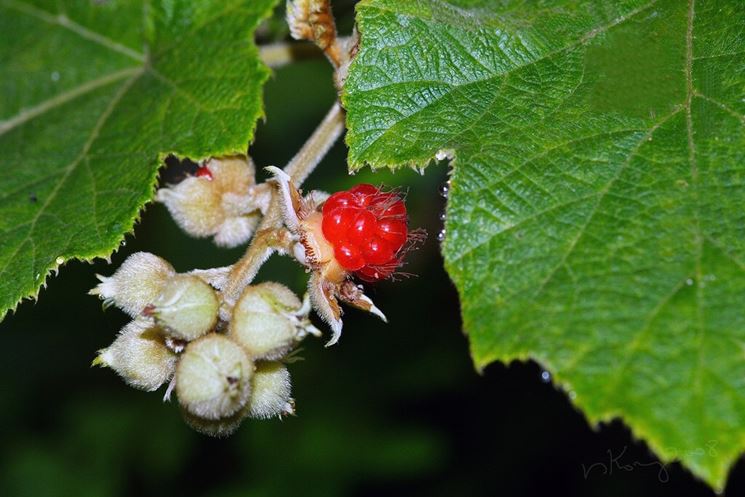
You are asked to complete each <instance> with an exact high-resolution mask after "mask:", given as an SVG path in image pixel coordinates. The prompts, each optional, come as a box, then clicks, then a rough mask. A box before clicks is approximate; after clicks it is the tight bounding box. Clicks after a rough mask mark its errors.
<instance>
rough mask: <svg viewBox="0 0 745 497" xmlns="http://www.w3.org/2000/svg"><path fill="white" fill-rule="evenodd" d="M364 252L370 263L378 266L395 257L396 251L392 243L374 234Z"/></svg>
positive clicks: (366, 259)
mask: <svg viewBox="0 0 745 497" xmlns="http://www.w3.org/2000/svg"><path fill="white" fill-rule="evenodd" d="M362 254H363V255H364V257H365V262H367V264H368V265H370V266H378V265H380V264H387V263H388V262H390V261H391V260H392V259H393V256H394V251H393V248H392V247H391V244H390V243H388V242H386V241H385V240H383V239H382V238H380V237H378V236H373V237H372V238H371V239H370V241H368V242H367V244H366V245H365V247H364V249H363V250H362Z"/></svg>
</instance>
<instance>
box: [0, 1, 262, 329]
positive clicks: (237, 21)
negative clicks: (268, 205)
mask: <svg viewBox="0 0 745 497" xmlns="http://www.w3.org/2000/svg"><path fill="white" fill-rule="evenodd" d="M275 1H276V0H228V1H226V0H210V1H200V2H192V1H190V0H156V1H152V2H146V1H133V0H119V1H113V0H112V1H107V2H92V1H90V0H76V1H65V2H58V1H55V0H36V1H33V2H32V1H28V2H23V1H16V0H0V33H2V36H0V157H2V159H0V163H1V164H2V169H3V171H2V172H3V175H2V179H0V318H2V316H3V315H4V314H5V312H6V311H7V310H8V309H11V308H13V307H14V306H15V305H16V304H17V302H18V301H19V300H20V299H21V298H23V297H27V296H34V295H36V293H37V292H38V288H39V286H40V285H41V284H42V283H43V282H44V280H45V279H46V277H47V274H48V273H49V271H50V270H52V269H54V268H56V267H57V266H59V264H60V263H61V262H63V261H64V260H66V259H69V258H73V257H74V258H80V259H91V258H94V257H105V256H108V255H109V254H110V253H111V251H112V250H114V249H115V248H116V247H117V246H118V244H119V243H120V242H121V240H122V238H123V236H124V234H125V233H127V232H129V231H130V230H131V229H132V226H133V224H134V222H135V219H136V217H137V215H138V212H139V210H140V208H141V207H142V206H143V205H144V204H145V203H146V202H147V201H148V200H150V198H151V196H152V193H153V188H154V183H155V180H156V176H157V170H158V167H159V165H160V164H161V163H162V159H163V158H164V156H166V155H167V154H169V153H173V154H176V155H179V156H189V157H192V158H195V159H198V158H202V157H206V156H209V155H213V154H215V155H216V154H225V153H235V152H244V151H245V149H246V146H247V144H248V141H249V140H250V139H251V137H252V136H253V130H254V126H255V123H256V120H257V118H258V117H259V116H260V115H261V113H262V105H261V88H262V84H263V83H264V81H265V80H266V78H267V77H268V70H267V68H266V67H265V66H264V65H263V64H262V63H261V62H260V60H259V57H258V51H257V49H256V47H255V46H254V44H253V41H252V38H251V37H252V33H253V30H254V28H255V27H256V26H257V24H258V23H259V21H260V20H261V19H262V18H263V17H265V16H266V15H268V14H269V12H270V10H271V8H272V6H273V4H274V3H275Z"/></svg>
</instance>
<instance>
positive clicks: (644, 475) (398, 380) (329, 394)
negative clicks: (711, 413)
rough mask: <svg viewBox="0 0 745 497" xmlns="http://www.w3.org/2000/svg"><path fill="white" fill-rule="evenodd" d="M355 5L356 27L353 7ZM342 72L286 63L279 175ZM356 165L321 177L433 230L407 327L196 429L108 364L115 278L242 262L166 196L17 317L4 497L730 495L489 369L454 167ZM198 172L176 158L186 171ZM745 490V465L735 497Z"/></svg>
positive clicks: (339, 151)
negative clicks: (278, 408) (463, 282)
mask: <svg viewBox="0 0 745 497" xmlns="http://www.w3.org/2000/svg"><path fill="white" fill-rule="evenodd" d="M335 5H336V4H335ZM337 12H338V13H339V15H340V18H341V22H340V24H341V25H342V28H343V30H344V28H347V29H348V28H349V27H350V26H351V24H350V23H351V14H352V2H346V3H344V2H340V3H339V5H338V6H337ZM277 26H279V28H278V30H279V31H280V32H279V34H274V35H271V34H269V35H267V36H269V37H271V36H275V37H276V36H281V34H282V33H281V29H282V28H281V24H280V23H277ZM270 31H271V30H270ZM330 78H331V72H330V70H329V68H328V67H327V64H326V63H325V62H324V61H322V60H311V61H304V62H300V63H297V64H296V65H294V66H291V67H286V68H283V69H280V70H278V71H276V73H275V76H274V78H273V79H272V80H271V81H270V82H269V83H268V85H267V87H266V114H267V119H266V121H265V122H263V123H260V126H259V129H258V131H257V135H256V136H257V138H256V143H255V144H254V145H253V146H252V148H251V154H252V155H253V157H254V159H255V160H256V162H257V164H258V165H259V166H266V165H271V164H274V165H282V164H284V163H285V162H286V161H287V160H288V159H289V158H290V157H291V156H292V154H293V153H294V152H295V151H296V150H297V149H298V148H299V146H300V145H301V144H302V142H303V141H304V139H305V137H307V136H308V135H309V134H310V132H311V131H312V130H313V128H314V126H315V125H316V124H317V122H318V121H319V120H320V119H321V117H322V116H323V114H324V113H325V111H326V110H327V108H328V107H329V106H330V105H331V102H332V101H333V98H334V92H333V89H332V85H331V81H330ZM345 156H346V148H345V147H344V146H343V145H341V144H339V145H337V146H336V147H335V148H334V149H333V151H332V153H331V154H329V156H328V157H327V158H326V160H325V161H324V162H323V164H322V165H321V166H320V167H319V169H318V170H317V171H316V172H315V173H314V174H313V175H312V176H311V178H310V179H309V181H308V183H307V184H306V186H307V187H308V188H319V189H324V190H327V191H334V190H338V189H341V188H346V187H349V186H351V185H353V184H355V183H358V182H372V183H383V184H386V185H391V186H398V185H403V186H406V187H408V188H409V197H408V206H409V210H410V212H411V218H412V225H413V226H423V227H425V228H426V229H427V230H428V232H429V233H430V236H429V239H428V241H427V243H426V245H425V246H424V248H423V249H422V250H420V251H418V252H416V253H413V254H412V255H411V257H410V264H409V265H408V266H407V268H406V270H407V271H409V272H411V273H413V274H415V275H416V276H415V277H411V278H408V279H404V280H402V281H398V282H385V283H381V284H379V285H376V286H375V288H374V289H372V291H371V295H372V297H373V298H374V300H375V301H376V303H377V304H378V306H379V307H381V309H383V310H384V311H385V312H386V314H387V316H388V318H389V320H390V324H389V325H383V324H381V323H380V322H379V321H377V320H375V319H374V318H372V317H369V316H366V315H363V314H361V313H358V312H355V311H352V310H350V311H348V313H347V314H346V316H345V332H344V335H343V337H342V340H341V342H340V343H339V344H338V345H337V346H335V347H332V348H330V349H324V347H323V341H319V340H315V339H309V340H307V342H306V343H305V344H304V345H303V352H302V356H303V358H304V359H305V360H304V361H301V362H297V363H295V364H292V365H291V366H290V372H291V373H292V375H293V379H294V396H295V398H296V400H297V407H298V416H297V417H293V418H289V419H285V420H284V421H278V420H273V421H264V422H258V421H249V422H246V423H244V425H243V426H242V427H241V429H240V430H239V431H238V433H237V434H236V435H234V436H232V437H231V438H228V439H224V440H214V439H209V438H205V437H203V436H201V435H198V434H197V433H195V432H193V431H191V430H190V429H189V428H187V427H186V426H185V425H184V423H183V422H182V421H181V419H180V415H179V412H178V409H177V408H176V406H174V405H172V404H163V403H162V402H161V394H162V392H159V393H153V394H146V393H143V392H139V391H136V390H133V389H131V388H128V387H126V386H125V385H124V384H123V383H122V382H121V381H120V380H119V379H118V378H117V377H116V376H115V375H114V373H112V372H111V371H107V370H99V369H94V368H90V367H89V364H90V362H91V360H92V359H93V357H94V356H95V352H96V350H97V349H99V348H102V347H105V346H107V345H108V344H109V343H110V342H111V341H112V340H113V338H114V335H115V333H116V331H117V330H118V329H119V328H120V327H121V326H122V325H123V324H124V323H125V321H126V320H125V317H124V315H123V314H122V313H120V312H118V311H117V310H115V309H109V310H107V311H105V312H104V311H103V310H102V309H101V305H100V302H99V301H98V300H97V299H95V298H93V297H90V296H87V295H86V292H87V291H88V290H89V289H90V288H91V287H92V286H94V285H95V283H96V280H95V276H94V274H95V273H103V274H110V273H111V272H112V271H113V270H114V268H115V267H116V266H117V265H118V264H120V263H121V262H122V261H123V260H124V258H125V257H126V256H127V255H129V254H130V253H132V252H134V251H137V250H147V251H151V252H154V253H156V254H158V255H161V256H163V257H165V258H166V259H168V260H169V261H170V262H172V263H173V265H174V266H175V267H176V269H177V270H181V271H183V270H188V269H192V268H195V267H214V266H220V265H225V264H229V263H231V262H233V261H234V260H236V259H237V258H238V257H239V256H240V254H241V253H242V249H236V250H220V249H217V248H215V247H214V246H213V245H212V244H211V243H210V242H208V241H201V240H200V241H195V240H191V239H189V238H188V237H186V236H185V235H184V234H182V233H181V232H180V231H179V230H178V228H177V227H176V226H175V224H174V223H173V222H172V221H171V219H170V218H169V216H168V214H167V212H166V211H165V209H164V208H163V207H162V206H160V205H150V206H148V207H147V209H146V210H145V212H144V215H143V218H142V221H141V222H140V224H139V225H138V226H137V228H136V230H135V233H134V235H132V236H130V237H128V239H127V244H126V246H124V247H122V248H121V249H120V250H119V252H118V253H117V254H115V255H114V256H113V257H112V261H113V265H111V266H109V265H107V264H106V263H104V262H98V263H96V264H93V265H88V264H83V263H77V262H72V263H69V264H67V265H66V266H65V267H64V268H63V270H62V274H61V277H59V278H55V279H51V280H50V282H49V287H48V288H47V289H46V290H44V291H42V293H41V296H40V300H39V302H38V303H36V304H33V303H28V302H27V303H24V304H23V305H21V306H20V307H19V310H18V312H17V313H15V314H12V315H9V316H8V317H7V318H6V320H5V321H4V322H3V323H2V324H0V335H1V336H2V337H3V342H2V344H3V346H2V348H0V392H1V393H2V399H3V400H2V408H1V409H0V440H2V444H1V445H0V495H6V496H13V497H16V496H18V497H21V496H34V497H44V496H61V495H70V496H72V495H74V496H77V497H85V496H130V495H137V496H143V497H145V496H151V495H152V496H155V495H182V496H197V495H211V496H224V497H227V496H273V497H284V496H296V495H306V496H327V497H333V496H377V495H407V496H420V495H421V496H459V495H464V496H466V495H468V496H479V495H515V496H528V495H541V494H545V492H547V491H550V492H551V493H552V494H555V495H576V496H590V495H603V496H619V497H620V496H628V495H659V496H668V495H669V496H673V495H675V496H682V495H691V496H707V495H712V493H711V492H710V490H708V489H707V487H706V486H705V485H703V484H701V483H699V482H697V481H695V480H694V479H693V478H692V477H691V476H690V474H689V473H687V472H685V471H684V470H682V469H681V468H680V467H679V466H678V465H675V464H674V465H670V466H665V467H662V466H660V465H659V463H656V462H655V461H656V460H655V458H654V456H653V455H652V454H650V453H649V452H648V451H647V449H646V447H645V446H644V445H643V444H641V443H638V442H636V441H634V440H633V437H632V436H631V435H630V434H629V432H628V431H627V429H626V428H624V427H623V426H622V425H621V424H620V423H618V422H615V423H613V424H611V425H609V426H603V427H602V428H600V429H599V430H593V429H591V428H590V427H589V426H588V425H587V424H586V422H585V420H584V418H583V417H582V415H581V413H579V412H578V411H576V410H575V409H574V408H573V407H572V406H571V404H570V402H569V401H568V399H567V397H566V396H565V394H564V393H563V392H560V391H557V390H556V389H555V388H554V387H553V386H552V385H551V383H550V381H546V379H545V378H542V374H541V373H542V372H541V370H540V368H539V367H538V366H537V365H535V364H533V363H528V364H525V363H515V364H511V365H508V366H505V365H499V364H496V365H492V366H489V367H488V368H487V369H486V370H485V371H484V372H483V374H482V375H479V374H477V373H476V372H475V371H474V368H473V366H472V364H471V362H470V359H469V356H468V348H467V342H466V339H465V337H464V336H463V334H462V333H461V328H460V318H459V309H458V301H457V295H456V293H455V290H454V288H453V286H452V284H451V283H450V281H449V279H448V277H447V275H446V274H445V272H444V270H443V269H442V259H441V257H440V254H439V249H438V245H437V241H436V234H437V233H438V231H439V230H440V229H441V226H442V221H441V219H440V214H441V212H442V211H443V207H444V200H443V199H442V198H441V197H440V196H439V195H438V191H439V188H440V186H441V185H442V184H443V182H444V181H445V180H446V169H445V166H444V165H440V166H436V167H432V168H430V169H429V170H428V172H427V174H426V175H425V176H419V175H418V174H416V173H414V172H413V171H402V172H399V173H396V174H391V173H389V172H383V171H381V172H379V173H376V174H372V173H371V172H370V171H369V170H365V171H364V172H361V173H359V174H358V175H356V176H354V177H348V176H347V175H346V174H345V170H346V169H345V168H346V166H345ZM180 171H181V169H179V166H178V165H176V166H175V167H174V169H172V170H171V171H169V173H168V177H169V178H173V177H175V176H178V175H179V174H183V172H180ZM306 278H307V276H306V275H305V274H304V272H303V271H302V270H301V269H300V267H299V266H297V265H296V264H294V263H292V262H291V261H290V260H289V259H282V258H277V257H275V258H273V259H272V260H271V261H270V263H268V264H267V265H266V266H265V267H264V268H263V269H262V272H261V273H260V275H259V280H277V281H281V282H284V283H286V284H288V285H289V286H290V287H291V288H293V289H294V290H296V291H298V292H301V291H302V289H303V287H304V284H305V281H306ZM672 422H674V420H673V421H672ZM711 450H716V448H715V447H714V448H711ZM743 494H745V464H744V463H743V462H742V460H741V461H740V463H739V464H738V465H737V466H736V468H735V470H734V472H733V473H732V475H731V478H730V481H729V485H728V487H727V495H730V496H737V495H743Z"/></svg>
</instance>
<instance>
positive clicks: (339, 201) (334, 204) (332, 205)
mask: <svg viewBox="0 0 745 497" xmlns="http://www.w3.org/2000/svg"><path fill="white" fill-rule="evenodd" d="M356 201H357V199H356V198H355V196H354V195H352V194H351V193H349V192H337V193H334V194H333V195H331V196H330V197H329V198H328V199H327V200H326V202H325V203H324V204H323V214H324V216H325V215H326V214H328V213H330V212H331V211H333V210H334V209H338V208H343V207H349V206H356V205H357V202H356Z"/></svg>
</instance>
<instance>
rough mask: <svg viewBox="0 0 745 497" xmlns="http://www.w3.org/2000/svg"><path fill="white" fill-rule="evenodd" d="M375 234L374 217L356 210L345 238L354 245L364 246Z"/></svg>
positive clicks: (376, 227)
mask: <svg viewBox="0 0 745 497" xmlns="http://www.w3.org/2000/svg"><path fill="white" fill-rule="evenodd" d="M377 232H378V221H377V220H376V219H375V216H373V215H372V213H371V212H369V211H366V210H362V209H358V210H357V216H356V217H355V218H354V222H352V224H351V226H350V227H349V230H348V231H347V238H348V239H349V241H350V242H352V243H354V244H355V245H364V244H365V243H367V241H368V240H370V238H372V237H373V236H375V234H376V233H377Z"/></svg>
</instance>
